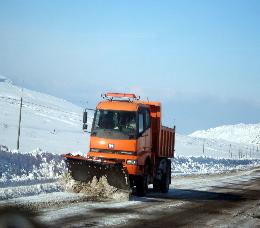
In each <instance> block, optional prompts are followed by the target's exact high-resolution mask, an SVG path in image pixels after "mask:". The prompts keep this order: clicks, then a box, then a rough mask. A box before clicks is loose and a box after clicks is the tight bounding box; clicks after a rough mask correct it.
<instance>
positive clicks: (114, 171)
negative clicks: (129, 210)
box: [64, 155, 130, 191]
mask: <svg viewBox="0 0 260 228" xmlns="http://www.w3.org/2000/svg"><path fill="white" fill-rule="evenodd" d="M64 157H65V162H66V165H67V167H68V170H69V173H70V175H71V176H72V178H73V179H74V180H76V181H81V182H89V181H92V179H93V177H94V176H96V178H97V179H99V178H101V177H102V176H105V177H106V178H107V182H108V183H109V185H111V186H114V187H116V188H117V189H121V190H126V191H129V189H130V184H129V176H128V172H127V170H126V169H125V168H124V167H123V165H122V164H121V163H102V162H97V161H92V160H87V159H86V158H84V157H81V156H67V155H65V156H64Z"/></svg>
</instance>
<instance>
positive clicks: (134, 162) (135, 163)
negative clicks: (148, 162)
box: [126, 160, 137, 165]
mask: <svg viewBox="0 0 260 228" xmlns="http://www.w3.org/2000/svg"><path fill="white" fill-rule="evenodd" d="M126 164H128V165H137V160H127V161H126Z"/></svg>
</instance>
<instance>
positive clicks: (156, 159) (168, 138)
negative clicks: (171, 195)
mask: <svg viewBox="0 0 260 228" xmlns="http://www.w3.org/2000/svg"><path fill="white" fill-rule="evenodd" d="M103 99H104V100H103V101H101V102H99V103H98V105H97V107H96V110H95V115H94V120H93V124H92V128H91V132H90V151H89V152H88V153H87V156H86V157H82V156H72V155H70V154H67V155H65V161H66V164H67V167H68V170H69V172H70V174H71V176H72V178H73V179H75V180H77V181H82V182H89V181H91V180H92V178H93V177H94V176H96V177H97V178H100V177H102V176H105V177H106V178H107V181H108V183H109V184H110V185H112V186H114V187H116V188H118V189H122V190H129V189H130V188H132V189H133V190H134V193H135V194H137V195H139V196H144V195H145V194H146V192H147V189H148V185H149V184H153V189H154V190H155V191H158V192H165V193H166V192H168V190H169V184H170V183H171V158H173V157H174V146H175V126H174V128H169V127H164V126H162V123H161V104H160V103H159V102H146V101H140V100H139V98H138V97H137V96H135V95H134V94H124V93H107V94H105V95H103ZM83 129H85V130H86V129H87V112H86V110H85V111H84V113H83Z"/></svg>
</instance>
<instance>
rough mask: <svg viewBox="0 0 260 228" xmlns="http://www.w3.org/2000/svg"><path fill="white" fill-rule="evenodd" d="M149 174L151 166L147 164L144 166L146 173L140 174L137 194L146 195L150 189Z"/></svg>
mask: <svg viewBox="0 0 260 228" xmlns="http://www.w3.org/2000/svg"><path fill="white" fill-rule="evenodd" d="M148 175H149V166H148V165H146V166H145V168H144V175H143V176H139V178H138V180H137V184H136V195H137V196H145V195H146V193H147V190H148V179H149V178H148Z"/></svg>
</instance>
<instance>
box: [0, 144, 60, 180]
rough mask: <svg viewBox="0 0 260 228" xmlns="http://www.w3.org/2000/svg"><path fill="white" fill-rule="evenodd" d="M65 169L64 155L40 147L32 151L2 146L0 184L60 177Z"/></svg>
mask: <svg viewBox="0 0 260 228" xmlns="http://www.w3.org/2000/svg"><path fill="white" fill-rule="evenodd" d="M64 169H65V163H64V161H63V158H62V156H60V155H56V154H51V153H46V152H43V151H41V150H39V149H37V150H35V151H33V152H31V153H23V154H22V153H19V152H17V151H10V150H8V148H7V147H5V146H0V184H1V185H3V184H7V183H14V182H26V181H32V180H33V181H37V180H38V181H39V180H47V179H56V178H58V177H59V176H60V175H61V174H62V173H63V172H64Z"/></svg>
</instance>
